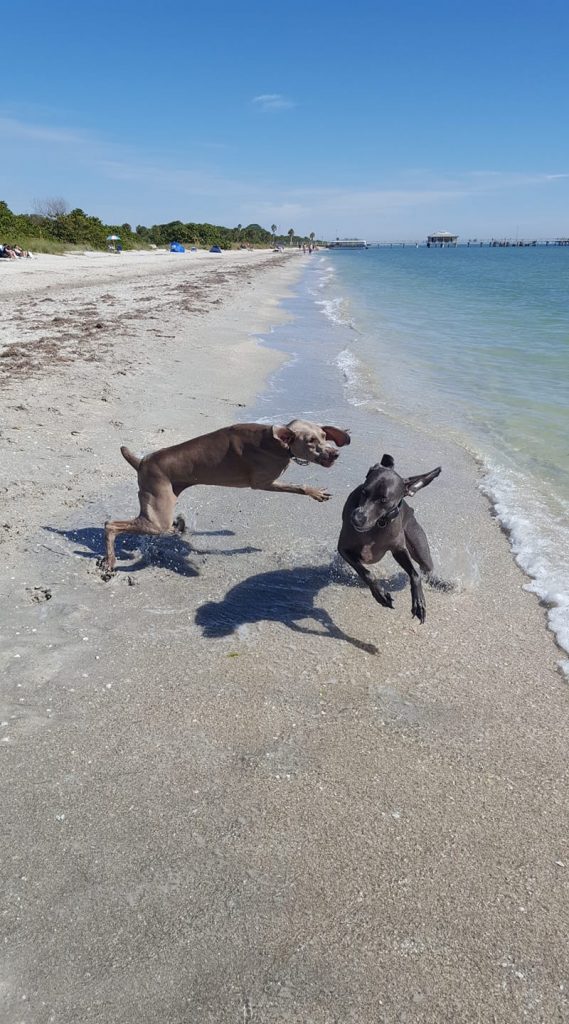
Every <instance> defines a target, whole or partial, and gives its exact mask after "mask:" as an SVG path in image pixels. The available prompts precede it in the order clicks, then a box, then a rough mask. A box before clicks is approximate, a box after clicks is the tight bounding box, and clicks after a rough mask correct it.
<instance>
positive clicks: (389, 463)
mask: <svg viewBox="0 0 569 1024" xmlns="http://www.w3.org/2000/svg"><path fill="white" fill-rule="evenodd" d="M380 465H381V466H386V467H387V469H393V467H394V465H395V459H394V458H393V455H383V456H382V458H381V462H380Z"/></svg>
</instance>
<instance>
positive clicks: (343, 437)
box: [322, 427, 352, 448]
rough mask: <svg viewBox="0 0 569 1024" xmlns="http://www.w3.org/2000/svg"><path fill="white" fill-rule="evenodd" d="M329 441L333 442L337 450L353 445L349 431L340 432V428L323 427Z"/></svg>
mask: <svg viewBox="0 0 569 1024" xmlns="http://www.w3.org/2000/svg"><path fill="white" fill-rule="evenodd" d="M322 430H323V431H324V433H325V435H326V440H327V441H333V442H334V444H335V445H336V447H337V448H343V447H344V445H345V444H350V443H351V440H352V439H351V437H350V432H349V430H340V428H339V427H322Z"/></svg>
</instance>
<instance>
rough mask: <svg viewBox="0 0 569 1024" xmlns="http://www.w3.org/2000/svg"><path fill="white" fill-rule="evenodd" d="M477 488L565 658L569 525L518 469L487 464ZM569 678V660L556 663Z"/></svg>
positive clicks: (568, 626) (568, 632)
mask: <svg viewBox="0 0 569 1024" xmlns="http://www.w3.org/2000/svg"><path fill="white" fill-rule="evenodd" d="M480 486H481V490H482V491H483V493H484V494H486V496H487V497H488V498H490V500H491V502H492V504H493V505H494V508H495V510H496V515H497V517H498V520H499V522H500V523H501V525H502V526H503V527H504V529H505V530H506V531H507V532H508V536H509V540H510V546H511V548H512V552H513V554H514V558H515V559H516V562H517V563H518V565H519V566H520V568H521V569H523V571H524V572H525V573H526V574H527V575H528V576H529V577H530V582H529V583H526V584H525V589H526V590H529V591H530V592H531V593H533V594H537V596H538V597H539V598H540V600H541V601H543V602H544V604H545V605H547V621H548V625H549V628H550V629H551V631H552V632H553V634H554V636H555V638H556V640H557V643H558V644H559V646H560V647H561V648H562V649H563V651H565V652H566V653H567V654H568V655H569V557H568V555H567V552H569V525H568V523H567V519H566V518H565V517H564V516H562V515H556V514H555V511H554V510H553V509H552V507H551V506H550V505H549V503H547V502H546V501H545V500H544V499H543V498H541V497H539V496H538V495H537V494H536V493H535V491H534V489H533V488H532V486H531V481H529V480H528V479H527V478H526V477H525V476H524V475H523V474H522V473H521V472H519V471H517V470H512V469H510V470H505V469H504V468H503V467H500V466H497V465H489V466H488V467H487V472H486V474H485V476H484V477H483V479H482V481H481V485H480ZM559 666H560V668H561V669H562V670H563V672H564V673H565V675H567V676H568V677H569V658H563V659H561V660H560V661H559Z"/></svg>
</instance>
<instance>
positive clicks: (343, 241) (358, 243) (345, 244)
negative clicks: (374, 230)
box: [328, 238, 368, 249]
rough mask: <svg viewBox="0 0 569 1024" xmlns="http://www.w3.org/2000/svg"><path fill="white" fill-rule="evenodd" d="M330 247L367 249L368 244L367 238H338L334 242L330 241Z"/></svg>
mask: <svg viewBox="0 0 569 1024" xmlns="http://www.w3.org/2000/svg"><path fill="white" fill-rule="evenodd" d="M328 248H329V249H367V248H368V244H367V242H366V240H365V238H337V239H336V240H335V241H334V242H328Z"/></svg>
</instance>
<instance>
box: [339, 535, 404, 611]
mask: <svg viewBox="0 0 569 1024" xmlns="http://www.w3.org/2000/svg"><path fill="white" fill-rule="evenodd" d="M338 554H339V555H341V557H342V558H343V559H344V561H345V562H347V563H348V565H351V567H352V569H354V570H355V572H357V574H358V576H359V577H360V579H361V580H363V581H364V583H365V585H366V587H369V589H370V590H371V593H372V596H373V597H374V598H375V600H376V601H377V602H378V603H379V604H381V605H383V607H384V608H393V598H392V596H391V594H390V593H389V591H388V590H384V589H383V587H382V586H381V585H380V584H379V583H378V581H377V580H376V579H374V578H373V576H372V574H371V572H370V571H369V569H368V568H367V566H365V565H364V564H363V562H360V559H359V553H358V551H350V550H349V549H348V548H343V547H338Z"/></svg>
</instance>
